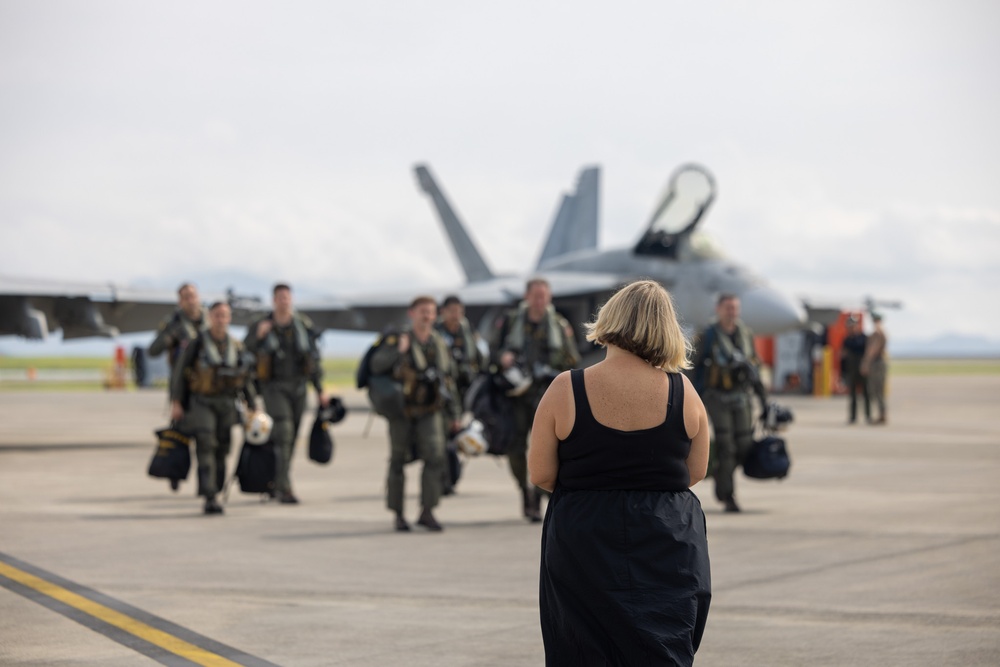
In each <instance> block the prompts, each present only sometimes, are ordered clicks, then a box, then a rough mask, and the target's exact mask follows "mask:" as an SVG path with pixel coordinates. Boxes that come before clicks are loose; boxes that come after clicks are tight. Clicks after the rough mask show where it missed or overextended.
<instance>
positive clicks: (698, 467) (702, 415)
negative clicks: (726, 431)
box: [681, 375, 709, 486]
mask: <svg viewBox="0 0 1000 667" xmlns="http://www.w3.org/2000/svg"><path fill="white" fill-rule="evenodd" d="M681 378H682V379H683V381H684V430H685V431H687V435H688V437H689V438H691V451H690V452H689V453H688V457H687V467H688V475H690V477H691V484H690V485H691V486H694V485H695V484H697V483H698V482H700V481H701V480H703V479H705V474H706V473H707V472H708V444H709V442H708V414H707V413H706V412H705V404H704V403H702V402H701V396H699V395H698V392H696V391H695V390H694V386H693V385H692V384H691V381H690V380H688V379H687V377H686V376H684V375H682V376H681Z"/></svg>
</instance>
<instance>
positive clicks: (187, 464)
mask: <svg viewBox="0 0 1000 667" xmlns="http://www.w3.org/2000/svg"><path fill="white" fill-rule="evenodd" d="M154 433H155V434H156V440H157V443H156V449H155V450H154V451H153V458H152V459H151V460H150V461H149V475H150V477H162V478H165V479H169V480H175V481H178V480H182V479H187V476H188V472H189V471H190V470H191V436H189V435H187V434H186V433H183V432H181V431H179V430H178V429H177V427H176V425H174V424H171V425H170V426H168V427H167V428H161V429H158V430H156V431H154Z"/></svg>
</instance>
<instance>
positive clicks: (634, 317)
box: [584, 280, 691, 373]
mask: <svg viewBox="0 0 1000 667" xmlns="http://www.w3.org/2000/svg"><path fill="white" fill-rule="evenodd" d="M584 328H585V329H586V331H587V340H589V341H591V342H593V343H597V344H598V345H601V346H604V347H607V346H608V345H614V346H615V347H618V348H621V349H623V350H625V351H626V352H631V353H632V354H634V355H635V356H637V357H639V358H640V359H643V360H645V361H647V362H649V363H650V364H651V365H652V366H656V367H657V368H662V369H663V370H665V371H667V372H669V373H676V372H677V371H679V370H682V369H686V368H691V362H690V361H688V354H689V352H690V351H691V342H690V341H689V340H688V339H687V338H685V336H684V332H683V331H681V325H680V324H679V323H678V322H677V315H676V313H675V312H674V302H673V299H672V298H671V297H670V293H669V292H667V290H665V289H663V286H662V285H660V284H659V283H658V282H655V281H652V280H637V281H636V282H634V283H630V284H628V285H626V286H625V287H622V288H621V289H620V290H618V291H617V292H615V294H614V296H612V297H611V298H610V299H608V302H607V303H605V304H604V305H603V306H601V308H600V310H598V311H597V319H596V320H595V321H594V322H589V323H587V324H585V325H584Z"/></svg>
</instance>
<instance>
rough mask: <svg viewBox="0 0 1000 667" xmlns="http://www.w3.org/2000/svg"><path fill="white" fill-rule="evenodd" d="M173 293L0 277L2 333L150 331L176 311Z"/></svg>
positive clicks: (77, 335)
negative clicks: (59, 330) (58, 330)
mask: <svg viewBox="0 0 1000 667" xmlns="http://www.w3.org/2000/svg"><path fill="white" fill-rule="evenodd" d="M176 303H177V297H176V295H175V294H174V293H173V292H167V291H151V290H138V289H133V288H127V287H117V286H115V285H112V284H105V285H101V284H87V283H69V282H66V283H63V282H57V281H46V280H35V279H21V278H10V277H6V276H2V277H0V335H16V336H23V337H25V338H32V339H44V338H45V337H46V336H47V335H48V333H49V332H50V331H55V330H57V329H61V330H62V332H63V338H64V339H71V338H83V337H86V336H102V337H106V338H111V337H114V336H117V335H118V334H119V333H128V332H133V331H151V330H153V329H155V328H156V327H157V326H158V325H159V323H160V321H161V320H162V319H163V318H164V317H166V316H167V315H169V314H170V313H171V312H173V310H174V308H175V307H176Z"/></svg>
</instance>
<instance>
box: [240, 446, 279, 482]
mask: <svg viewBox="0 0 1000 667" xmlns="http://www.w3.org/2000/svg"><path fill="white" fill-rule="evenodd" d="M276 457H277V454H276V452H275V448H274V444H273V443H271V442H268V443H266V444H263V445H251V444H249V443H243V449H241V450H240V459H239V462H238V463H237V464H236V473H235V477H236V478H237V479H238V480H239V481H240V491H242V492H243V493H273V492H274V478H275V476H276V475H277V472H278V460H277V458H276Z"/></svg>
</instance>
